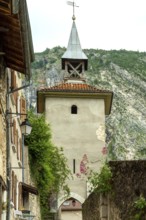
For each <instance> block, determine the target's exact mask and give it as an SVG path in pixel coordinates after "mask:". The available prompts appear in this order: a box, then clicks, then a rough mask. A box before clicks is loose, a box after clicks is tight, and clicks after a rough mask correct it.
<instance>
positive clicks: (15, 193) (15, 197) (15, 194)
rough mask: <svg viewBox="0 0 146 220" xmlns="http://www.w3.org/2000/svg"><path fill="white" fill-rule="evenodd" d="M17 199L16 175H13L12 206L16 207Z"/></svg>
mask: <svg viewBox="0 0 146 220" xmlns="http://www.w3.org/2000/svg"><path fill="white" fill-rule="evenodd" d="M16 199H17V176H16V175H15V177H14V207H15V208H16V201H17V200H16Z"/></svg>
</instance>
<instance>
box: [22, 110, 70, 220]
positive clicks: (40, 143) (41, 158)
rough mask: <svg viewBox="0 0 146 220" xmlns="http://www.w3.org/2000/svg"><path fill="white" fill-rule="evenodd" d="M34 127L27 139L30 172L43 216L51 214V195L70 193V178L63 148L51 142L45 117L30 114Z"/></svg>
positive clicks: (49, 130)
mask: <svg viewBox="0 0 146 220" xmlns="http://www.w3.org/2000/svg"><path fill="white" fill-rule="evenodd" d="M29 121H30V123H31V126H32V131H31V134H30V135H28V136H27V137H26V138H25V143H26V145H27V146H28V149H29V161H30V170H31V174H32V177H33V179H34V182H35V183H36V186H37V188H38V191H39V195H40V206H41V215H42V219H44V218H45V217H46V216H47V215H48V214H49V195H51V194H52V193H55V194H57V193H58V192H59V191H60V190H63V191H64V193H65V194H68V193H69V188H68V186H67V185H66V183H65V182H66V179H67V178H69V176H70V170H69V168H68V166H67V159H66V158H65V156H64V154H63V148H62V147H61V148H58V147H56V146H55V145H54V144H53V143H52V141H51V129H50V126H49V125H48V124H46V122H45V117H44V115H40V116H37V115H35V114H34V113H32V112H30V113H29Z"/></svg>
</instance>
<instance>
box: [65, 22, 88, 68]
mask: <svg viewBox="0 0 146 220" xmlns="http://www.w3.org/2000/svg"><path fill="white" fill-rule="evenodd" d="M65 60H76V61H77V60H80V61H81V60H82V61H84V62H85V70H87V62H88V58H87V56H86V55H85V53H84V52H83V51H82V48H81V44H80V40H79V36H78V32H77V28H76V24H75V20H73V24H72V29H71V33H70V37H69V42H68V46H67V50H66V52H65V53H64V54H63V56H62V68H63V69H64V68H65Z"/></svg>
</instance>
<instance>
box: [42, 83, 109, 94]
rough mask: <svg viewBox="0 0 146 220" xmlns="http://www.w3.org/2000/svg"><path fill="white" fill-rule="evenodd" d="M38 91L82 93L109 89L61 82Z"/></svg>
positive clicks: (104, 91)
mask: <svg viewBox="0 0 146 220" xmlns="http://www.w3.org/2000/svg"><path fill="white" fill-rule="evenodd" d="M38 92H80V93H84V92H87V93H107V92H111V91H109V90H102V89H97V88H96V87H94V86H91V85H88V84H83V83H61V84H59V85H57V86H52V87H46V88H41V89H39V90H38Z"/></svg>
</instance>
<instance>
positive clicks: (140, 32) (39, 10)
mask: <svg viewBox="0 0 146 220" xmlns="http://www.w3.org/2000/svg"><path fill="white" fill-rule="evenodd" d="M75 3H76V5H77V6H79V7H76V8H75V16H76V26H77V30H78V34H79V38H80V42H81V46H82V48H83V49H85V48H94V49H105V50H111V49H117V50H119V49H126V50H134V51H137V50H138V51H146V0H88V1H87V0H76V1H75ZM27 4H28V10H29V17H30V23H31V29H32V37H33V44H34V50H35V52H42V51H44V50H45V49H46V48H53V47H55V46H61V47H67V44H68V40H69V35H70V31H71V26H72V14H73V9H72V6H70V5H67V1H66V0H41V1H40V0H27Z"/></svg>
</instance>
